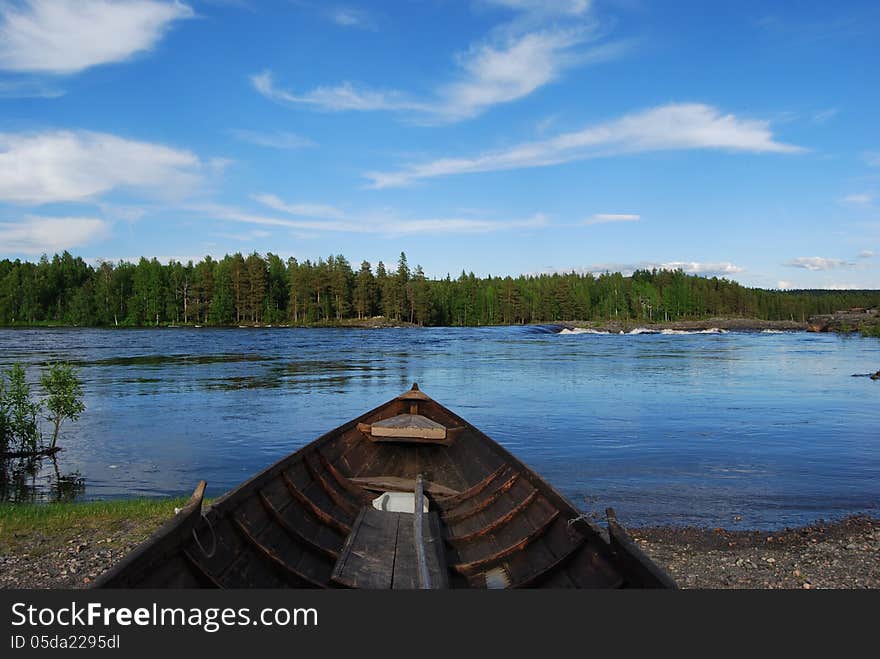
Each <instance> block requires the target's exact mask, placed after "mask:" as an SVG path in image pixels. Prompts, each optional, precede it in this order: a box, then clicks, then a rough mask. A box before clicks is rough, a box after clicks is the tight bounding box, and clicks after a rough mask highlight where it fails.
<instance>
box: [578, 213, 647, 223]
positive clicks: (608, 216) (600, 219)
mask: <svg viewBox="0 0 880 659" xmlns="http://www.w3.org/2000/svg"><path fill="white" fill-rule="evenodd" d="M641 219H642V216H641V215H633V214H629V213H597V214H596V215H593V217H591V218H588V219H586V220H584V224H587V225H590V224H607V223H610V222H638V221H639V220H641Z"/></svg>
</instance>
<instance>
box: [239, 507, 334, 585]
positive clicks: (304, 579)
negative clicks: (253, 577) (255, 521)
mask: <svg viewBox="0 0 880 659" xmlns="http://www.w3.org/2000/svg"><path fill="white" fill-rule="evenodd" d="M233 523H234V524H235V527H236V528H237V529H238V530H239V532H240V533H241V534H242V536H243V537H244V539H245V540H247V541H248V543H249V544H250V545H251V546H252V547H253V548H254V549H255V550H256V551H257V553H258V554H259V555H261V556H263V557H264V558H266V559H267V560H268V561H269V563H270V564H271V565H272V566H273V567H275V568H276V569H277V570H279V571H280V572H281V573H282V574H283V575H284V576H285V577H288V578H290V579H292V580H293V583H306V584H308V585H309V586H312V587H313V588H326V587H327V584H324V583H321V582H319V581H316V580H314V579H312V578H311V577H310V576H308V575H306V574H303V573H302V572H300V571H299V570H297V569H296V568H295V567H293V566H291V565H289V564H288V563H287V562H286V561H285V560H284V559H283V558H281V557H280V556H279V555H278V554H276V553H275V552H274V551H272V550H271V549H269V548H268V547H266V546H265V545H264V544H262V543H261V542H260V541H259V540H257V539H256V538H255V537H254V536H253V535H252V534H251V532H250V531H249V530H248V529H247V527H246V526H245V525H244V524H242V523H241V522H240V521H239V520H237V519H236V520H233Z"/></svg>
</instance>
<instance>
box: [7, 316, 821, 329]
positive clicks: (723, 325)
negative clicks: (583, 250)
mask: <svg viewBox="0 0 880 659" xmlns="http://www.w3.org/2000/svg"><path fill="white" fill-rule="evenodd" d="M548 326H549V327H559V328H568V329H575V328H581V329H594V330H597V331H606V332H618V331H624V332H626V331H631V330H633V329H636V328H645V329H649V330H657V331H660V330H664V329H673V330H708V329H723V330H746V331H748V330H763V329H775V330H782V331H798V330H800V331H806V329H807V323H806V322H798V321H791V320H762V319H759V318H709V319H705V320H676V321H668V322H646V321H638V320H625V321H615V320H548V321H543V322H540V323H525V324H519V323H517V324H513V325H417V324H415V323H408V322H397V321H389V320H386V319H384V318H381V317H379V318H372V319H364V320H345V321H340V322H334V323H311V324H306V325H303V324H289V323H283V324H262V323H259V324H241V325H198V324H195V323H186V324H184V323H180V324H162V325H116V326H114V325H82V326H80V325H65V324H61V323H52V324H50V323H39V324H34V325H18V324H16V325H0V329H119V330H127V329H139V330H165V329H406V328H410V329H463V328H486V327H548Z"/></svg>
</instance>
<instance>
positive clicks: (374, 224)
mask: <svg viewBox="0 0 880 659" xmlns="http://www.w3.org/2000/svg"><path fill="white" fill-rule="evenodd" d="M260 197H261V198H262V201H263V202H264V203H265V201H267V200H268V201H271V203H275V202H278V204H277V205H278V206H282V207H284V208H285V209H290V210H297V211H299V210H302V209H303V207H302V206H297V205H290V204H285V203H284V202H282V201H281V200H280V199H278V198H277V197H273V196H272V195H261V196H260ZM311 206H312V207H313V208H332V207H329V206H321V205H311ZM190 209H191V210H192V211H195V212H197V213H198V214H200V215H203V216H207V217H210V218H212V219H219V220H227V221H230V222H242V223H246V224H255V225H258V226H265V227H278V228H288V229H295V230H300V231H302V230H305V231H320V232H329V233H359V234H382V235H388V236H400V235H415V234H453V233H465V234H468V233H492V232H496V231H507V230H512V229H530V228H540V227H543V226H546V225H547V218H546V217H545V216H544V215H543V214H541V213H537V214H535V215H533V216H531V217H529V218H525V219H513V220H484V219H474V218H459V217H440V218H407V217H398V216H396V215H394V214H393V213H391V212H390V211H383V212H377V213H364V214H359V215H343V216H340V217H338V218H335V219H327V218H326V217H320V216H315V215H308V214H305V213H299V212H297V213H292V214H297V215H304V216H305V218H304V219H289V218H279V217H268V216H265V215H259V214H256V213H249V212H246V211H242V210H239V209H236V208H232V207H227V206H220V205H212V204H208V205H199V206H191V207H190Z"/></svg>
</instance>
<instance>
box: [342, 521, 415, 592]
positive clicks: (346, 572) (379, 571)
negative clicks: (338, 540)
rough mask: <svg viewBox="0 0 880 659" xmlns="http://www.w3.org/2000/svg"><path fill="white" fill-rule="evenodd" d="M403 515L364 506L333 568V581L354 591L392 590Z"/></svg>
mask: <svg viewBox="0 0 880 659" xmlns="http://www.w3.org/2000/svg"><path fill="white" fill-rule="evenodd" d="M402 514H403V513H383V512H380V511H378V510H375V509H373V508H371V507H368V506H364V508H363V509H362V510H361V512H360V513H359V514H358V517H357V520H355V523H354V527H353V528H352V531H351V536H350V537H349V539H348V540H347V541H346V544H345V546H344V547H343V548H342V553H341V554H340V556H339V560H338V561H337V562H336V565H335V566H334V567H333V574H332V577H331V578H332V579H333V581H335V582H336V583H339V584H342V585H344V586H349V587H351V588H369V589H387V588H391V585H392V581H393V577H394V555H395V553H396V547H397V531H398V526H399V523H400V516H401V515H402Z"/></svg>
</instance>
